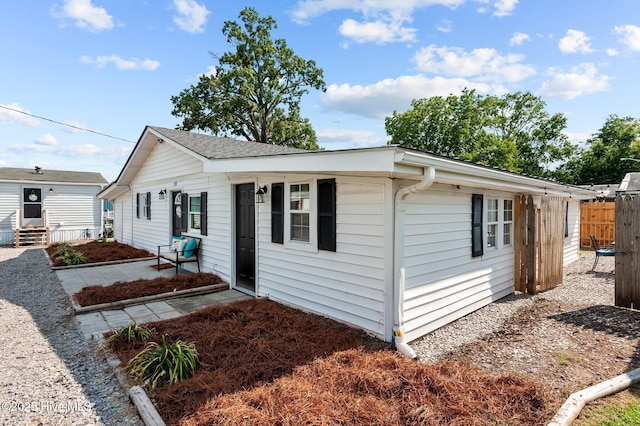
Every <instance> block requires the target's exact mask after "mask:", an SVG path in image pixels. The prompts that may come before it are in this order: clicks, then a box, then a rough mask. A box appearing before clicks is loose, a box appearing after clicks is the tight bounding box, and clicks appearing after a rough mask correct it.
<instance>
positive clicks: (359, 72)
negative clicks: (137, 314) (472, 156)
mask: <svg viewBox="0 0 640 426" xmlns="http://www.w3.org/2000/svg"><path fill="white" fill-rule="evenodd" d="M246 6H252V7H255V8H256V10H257V11H258V13H259V14H260V15H261V16H266V15H271V16H273V17H274V18H275V19H276V21H277V23H278V29H277V30H275V31H274V32H273V34H272V36H273V37H274V38H284V39H285V40H286V41H287V43H288V45H289V46H290V47H291V48H292V49H293V50H294V52H295V53H296V54H297V55H299V56H301V57H303V58H305V59H313V60H315V61H316V63H317V65H318V66H319V67H320V68H322V69H323V70H324V76H325V82H326V84H327V91H326V92H325V93H319V92H312V93H310V94H309V95H307V96H305V97H304V99H303V103H302V115H303V116H304V117H308V118H309V119H310V120H311V124H312V125H313V126H314V129H315V130H316V133H317V135H318V142H319V144H320V145H321V146H323V147H324V148H326V149H342V148H353V147H364V146H380V145H384V144H386V141H387V136H386V134H385V131H384V117H385V116H388V115H391V114H392V113H393V111H394V110H395V111H399V112H400V111H405V110H406V109H408V108H409V106H410V102H411V100H412V99H414V98H424V97H430V96H435V95H441V96H447V95H449V94H451V93H454V94H458V93H460V91H461V90H462V89H463V88H464V87H469V88H475V89H477V90H478V92H480V93H482V94H494V95H501V94H503V93H507V92H515V91H527V90H528V91H531V92H532V93H534V94H536V95H538V96H541V97H542V98H543V99H544V101H545V102H546V103H547V111H548V112H549V113H556V112H560V113H563V114H565V115H566V116H567V118H568V127H567V129H566V133H567V134H568V135H569V137H570V138H571V140H572V141H574V142H575V143H580V142H584V141H585V140H586V139H587V138H589V137H590V135H592V134H593V133H594V132H596V131H597V130H598V129H599V128H600V127H601V126H602V124H603V123H604V121H605V119H606V117H607V116H608V115H610V114H618V115H620V116H632V117H636V118H640V84H639V83H638V79H639V78H640V67H639V63H640V62H639V61H640V2H638V1H637V0H612V1H609V2H603V1H594V0H588V1H585V0H561V1H557V0H555V1H551V0H397V1H387V0H302V1H294V0H291V1H287V0H271V1H265V0H262V1H245V2H238V1H227V0H225V1H213V0H210V1H209V0H154V1H151V0H146V1H138V0H57V1H47V0H21V1H20V2H5V4H3V5H2V7H1V13H0V37H1V38H2V40H3V43H2V45H1V46H0V58H1V60H0V63H1V64H2V66H0V166H1V167H28V168H31V167H34V166H40V167H42V168H45V169H47V168H48V169H61V170H78V171H97V172H100V173H102V174H103V175H104V176H105V178H106V179H107V180H113V179H115V178H116V177H117V175H118V173H119V171H120V169H121V168H122V166H123V165H124V162H125V161H126V159H127V157H128V155H129V153H130V152H131V150H132V148H133V146H134V143H135V141H137V139H138V137H139V136H140V134H141V133H142V131H143V129H144V126H145V125H155V126H163V127H169V128H173V127H175V126H176V124H178V123H179V120H178V119H177V118H176V117H173V116H172V115H171V109H172V104H171V101H170V98H171V96H173V95H177V94H178V93H180V91H181V90H183V89H185V88H187V87H189V86H190V85H191V84H195V83H196V82H197V79H198V76H199V75H200V74H203V73H206V72H208V71H209V70H210V69H211V67H212V66H214V65H215V64H216V61H215V58H214V57H213V56H212V55H211V53H214V54H222V53H223V52H226V51H229V50H231V49H232V48H231V46H229V45H227V44H226V41H225V39H224V38H223V36H222V33H221V29H222V25H223V23H224V21H228V20H233V21H239V19H238V14H239V12H240V10H242V9H243V8H244V7H246ZM14 110H15V111H21V112H24V113H27V114H30V115H26V114H21V113H19V112H15V111H14ZM33 116H38V117H42V118H36V117H33ZM49 120H53V121H55V122H61V123H65V124H68V125H69V126H65V125H60V124H57V123H55V122H52V121H49ZM80 129H87V130H90V131H83V130H80ZM102 134H106V135H109V136H112V137H108V136H104V135H102Z"/></svg>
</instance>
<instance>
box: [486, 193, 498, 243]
mask: <svg viewBox="0 0 640 426" xmlns="http://www.w3.org/2000/svg"><path fill="white" fill-rule="evenodd" d="M497 235H498V200H497V199H495V198H489V199H488V200H487V247H497V242H496V241H497V240H496V238H497Z"/></svg>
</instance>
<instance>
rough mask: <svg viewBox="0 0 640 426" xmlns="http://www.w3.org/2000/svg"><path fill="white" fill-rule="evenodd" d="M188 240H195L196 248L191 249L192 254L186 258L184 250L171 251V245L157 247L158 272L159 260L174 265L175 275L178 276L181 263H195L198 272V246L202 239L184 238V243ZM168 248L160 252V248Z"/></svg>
mask: <svg viewBox="0 0 640 426" xmlns="http://www.w3.org/2000/svg"><path fill="white" fill-rule="evenodd" d="M190 240H196V248H195V249H193V254H192V255H191V256H188V257H186V256H185V255H184V252H185V251H184V250H178V251H171V250H170V248H171V244H167V245H162V246H158V271H159V270H160V260H161V259H162V260H166V261H168V262H170V263H172V264H174V265H176V275H178V268H179V267H180V265H182V264H183V263H189V262H196V263H197V264H198V272H200V257H199V256H200V245H201V244H202V239H201V238H197V237H185V241H186V242H187V243H188V242H189V241H190ZM163 247H164V248H169V250H162V248H163Z"/></svg>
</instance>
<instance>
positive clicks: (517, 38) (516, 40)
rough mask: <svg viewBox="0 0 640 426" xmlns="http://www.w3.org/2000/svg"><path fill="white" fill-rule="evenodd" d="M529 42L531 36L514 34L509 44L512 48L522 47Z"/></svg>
mask: <svg viewBox="0 0 640 426" xmlns="http://www.w3.org/2000/svg"><path fill="white" fill-rule="evenodd" d="M529 40H531V37H529V34H525V33H520V32H515V33H513V36H511V39H510V40H509V44H510V45H511V46H520V45H521V44H522V43H524V42H525V41H529Z"/></svg>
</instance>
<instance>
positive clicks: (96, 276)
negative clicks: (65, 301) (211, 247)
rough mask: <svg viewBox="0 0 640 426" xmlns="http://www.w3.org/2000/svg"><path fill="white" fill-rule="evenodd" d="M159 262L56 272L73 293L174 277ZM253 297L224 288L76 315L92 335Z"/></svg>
mask: <svg viewBox="0 0 640 426" xmlns="http://www.w3.org/2000/svg"><path fill="white" fill-rule="evenodd" d="M156 264H157V260H144V261H138V262H128V263H118V264H112V265H104V266H92V267H82V268H72V269H59V270H56V275H57V276H58V279H59V280H60V281H61V283H62V287H63V288H64V290H65V292H66V293H67V294H69V295H72V294H74V293H77V292H78V291H80V290H81V289H82V288H84V287H87V286H90V285H103V286H108V285H111V284H113V283H115V282H118V281H125V282H126V281H134V280H138V279H154V278H158V277H171V276H173V275H174V274H175V269H173V268H170V269H164V270H160V271H158V270H156V268H153V267H152V266H153V265H156ZM250 298H251V296H249V295H247V294H245V293H242V292H239V291H236V290H223V291H218V292H215V293H209V294H202V295H197V296H185V297H180V298H176V299H169V300H160V301H153V302H147V303H144V304H137V305H131V306H126V307H124V308H120V309H109V310H103V311H97V312H88V313H84V314H78V315H76V319H77V320H78V322H79V324H80V327H81V329H82V332H83V334H84V336H85V337H86V338H91V337H92V336H93V335H94V334H95V333H102V332H106V331H109V330H113V329H114V328H118V327H122V326H125V325H128V324H133V323H146V322H152V321H159V320H164V319H171V318H176V317H179V316H181V315H184V314H187V313H190V312H194V311H197V310H200V309H203V308H206V307H208V306H214V305H220V304H227V303H231V302H234V301H238V300H245V299H250Z"/></svg>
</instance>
